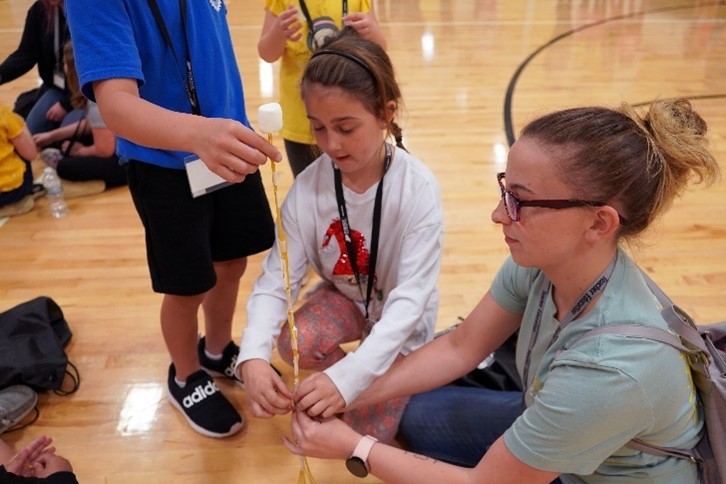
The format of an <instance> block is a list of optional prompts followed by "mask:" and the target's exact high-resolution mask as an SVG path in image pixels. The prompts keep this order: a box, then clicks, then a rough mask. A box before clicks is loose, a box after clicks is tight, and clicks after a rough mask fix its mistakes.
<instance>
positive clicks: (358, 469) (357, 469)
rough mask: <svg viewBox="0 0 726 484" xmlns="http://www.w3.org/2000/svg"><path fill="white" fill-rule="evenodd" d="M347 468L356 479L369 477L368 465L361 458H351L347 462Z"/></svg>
mask: <svg viewBox="0 0 726 484" xmlns="http://www.w3.org/2000/svg"><path fill="white" fill-rule="evenodd" d="M345 466H346V467H347V468H348V470H349V471H350V472H351V474H353V475H354V476H356V477H365V476H367V475H368V469H367V468H366V463H365V462H363V459H361V458H360V457H351V458H350V459H348V460H347V461H345Z"/></svg>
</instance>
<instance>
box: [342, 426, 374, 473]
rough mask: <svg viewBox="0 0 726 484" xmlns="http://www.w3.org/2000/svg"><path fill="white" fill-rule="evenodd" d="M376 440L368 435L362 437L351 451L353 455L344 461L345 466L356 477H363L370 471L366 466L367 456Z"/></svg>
mask: <svg viewBox="0 0 726 484" xmlns="http://www.w3.org/2000/svg"><path fill="white" fill-rule="evenodd" d="M376 442H378V440H377V439H376V438H374V437H371V436H370V435H366V436H364V437H363V438H362V439H360V441H358V445H356V446H355V449H353V454H352V455H351V456H350V457H348V460H346V461H345V466H346V467H347V468H348V470H349V471H350V472H351V474H353V475H354V476H356V477H365V476H367V475H368V473H369V472H370V471H371V468H370V466H369V465H368V454H370V453H371V448H372V447H373V444H375V443H376Z"/></svg>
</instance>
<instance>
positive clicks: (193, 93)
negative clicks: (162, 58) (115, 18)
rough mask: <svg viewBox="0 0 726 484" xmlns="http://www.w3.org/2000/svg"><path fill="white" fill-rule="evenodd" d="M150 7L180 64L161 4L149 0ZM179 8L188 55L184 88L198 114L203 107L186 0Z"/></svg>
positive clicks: (180, 2) (154, 0)
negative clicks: (192, 51)
mask: <svg viewBox="0 0 726 484" xmlns="http://www.w3.org/2000/svg"><path fill="white" fill-rule="evenodd" d="M148 3H149V8H151V12H152V13H153V14H154V19H155V20H156V25H157V26H158V27H159V31H161V36H162V37H163V38H164V42H166V45H167V46H169V49H170V50H171V55H173V56H174V61H175V62H176V65H177V66H178V65H179V58H178V57H177V55H176V49H174V44H172V42H171V36H170V35H169V31H168V30H167V28H166V23H164V17H162V15H161V10H159V4H158V3H156V0H148ZM179 10H180V11H181V23H182V31H183V32H184V46H185V47H186V57H185V59H184V60H185V63H184V64H185V66H186V79H185V78H184V76H183V75H181V73H180V75H181V78H182V81H183V83H184V90H185V91H186V93H187V98H188V99H189V105H190V106H191V108H192V113H194V114H196V115H200V114H201V113H202V111H201V108H200V107H199V98H198V97H197V86H196V83H195V82H194V73H193V72H192V60H191V54H190V51H189V39H188V38H187V34H186V26H187V3H186V0H179Z"/></svg>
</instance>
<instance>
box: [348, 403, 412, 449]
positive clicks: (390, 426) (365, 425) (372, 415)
mask: <svg viewBox="0 0 726 484" xmlns="http://www.w3.org/2000/svg"><path fill="white" fill-rule="evenodd" d="M410 399H411V397H399V398H394V399H393V400H388V401H386V402H381V403H378V404H375V405H368V406H366V407H360V408H357V409H355V410H351V411H350V412H345V413H344V414H343V421H344V422H345V423H347V424H348V425H350V426H351V427H352V428H353V429H354V430H355V431H356V432H359V433H361V434H363V435H370V436H373V437H375V438H377V439H378V440H379V441H380V442H384V443H390V442H391V441H392V440H393V438H394V437H395V436H396V432H397V431H398V424H399V423H400V422H401V417H402V416H403V412H404V410H406V405H408V402H409V400H410Z"/></svg>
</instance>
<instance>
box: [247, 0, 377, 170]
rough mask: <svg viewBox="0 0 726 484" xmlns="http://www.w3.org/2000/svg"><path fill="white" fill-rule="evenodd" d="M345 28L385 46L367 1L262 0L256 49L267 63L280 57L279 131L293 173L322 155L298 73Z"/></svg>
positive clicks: (369, 3)
mask: <svg viewBox="0 0 726 484" xmlns="http://www.w3.org/2000/svg"><path fill="white" fill-rule="evenodd" d="M344 28H352V29H354V30H355V31H356V32H358V33H359V34H360V35H361V37H363V38H365V39H368V40H371V41H373V42H375V43H376V44H378V45H380V46H381V47H383V48H384V49H385V48H386V39H385V37H384V35H383V31H382V30H381V27H380V25H379V24H378V19H377V17H376V14H375V12H374V9H373V5H372V4H371V0H342V1H336V0H265V20H264V23H263V25H262V32H261V34H260V40H259V41H258V43H257V51H258V53H259V55H260V57H261V58H262V59H263V60H264V61H266V62H275V61H277V60H278V59H280V61H281V62H280V106H281V107H282V117H283V127H282V131H281V132H280V133H281V135H282V138H283V139H284V142H285V151H286V153H287V158H288V161H289V162H290V168H292V173H293V175H294V176H297V175H298V174H299V173H300V172H301V171H303V170H304V169H305V168H306V167H307V166H308V165H310V164H311V163H312V162H313V161H315V159H316V158H317V157H318V156H319V155H320V154H321V152H320V150H319V149H318V147H317V146H316V145H315V139H314V138H313V134H312V131H311V129H310V122H309V121H308V118H307V114H306V112H305V105H304V104H303V102H302V98H301V97H300V77H301V76H302V72H303V70H304V69H305V66H306V65H307V63H308V61H309V60H310V56H311V55H312V53H313V51H315V50H316V49H318V48H320V47H321V46H322V45H323V44H324V43H325V40H326V39H328V38H332V37H334V36H335V35H336V34H337V33H338V32H340V30H342V29H344Z"/></svg>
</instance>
